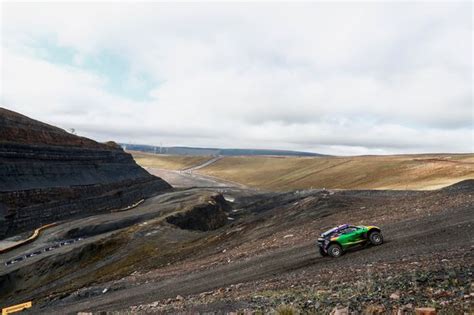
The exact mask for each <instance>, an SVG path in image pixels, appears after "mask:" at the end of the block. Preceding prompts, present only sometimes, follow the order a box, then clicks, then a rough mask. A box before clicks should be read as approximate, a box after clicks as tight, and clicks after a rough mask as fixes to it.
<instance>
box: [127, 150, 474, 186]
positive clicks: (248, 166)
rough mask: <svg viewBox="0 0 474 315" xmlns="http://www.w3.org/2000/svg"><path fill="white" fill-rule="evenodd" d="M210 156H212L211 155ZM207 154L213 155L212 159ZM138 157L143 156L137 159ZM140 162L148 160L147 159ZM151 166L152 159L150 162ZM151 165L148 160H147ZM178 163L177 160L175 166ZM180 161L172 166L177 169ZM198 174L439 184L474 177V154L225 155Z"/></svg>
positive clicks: (268, 182) (288, 182)
mask: <svg viewBox="0 0 474 315" xmlns="http://www.w3.org/2000/svg"><path fill="white" fill-rule="evenodd" d="M152 158H153V160H155V159H156V160H157V161H156V162H154V163H155V164H156V165H164V166H163V168H167V167H165V166H166V165H167V164H170V165H172V164H173V163H176V165H183V164H186V165H187V166H188V165H190V164H192V163H193V162H194V161H195V160H194V159H196V158H197V161H198V162H197V163H196V164H199V163H201V161H202V160H201V159H202V158H204V160H205V159H206V157H185V156H174V157H173V156H163V157H162V156H153V157H152ZM208 158H209V157H208ZM208 158H207V159H208ZM136 159H137V158H136ZM137 162H138V163H139V164H141V165H145V164H143V162H142V160H141V159H139V158H138V159H137ZM148 165H150V164H148ZM145 166H147V165H145ZM172 166H173V165H172ZM176 168H177V167H176V166H175V167H174V168H172V169H176ZM196 172H197V173H201V174H204V175H209V176H214V177H217V178H222V179H226V180H230V181H234V182H238V183H242V184H244V185H247V186H250V187H256V188H261V189H269V190H279V191H281V190H293V189H307V188H311V187H312V188H323V187H325V188H333V189H415V190H424V189H437V188H441V187H444V186H447V185H451V184H453V183H456V182H458V181H461V180H464V179H474V154H433V155H392V156H357V157H270V156H245V157H244V156H238V157H224V158H223V159H221V160H219V161H217V162H216V163H214V164H212V165H210V166H207V167H205V168H202V169H200V170H198V171H196Z"/></svg>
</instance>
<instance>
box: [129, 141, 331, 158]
mask: <svg viewBox="0 0 474 315" xmlns="http://www.w3.org/2000/svg"><path fill="white" fill-rule="evenodd" d="M120 145H121V146H122V148H124V149H126V150H132V151H140V152H147V153H156V154H172V155H209V156H211V155H223V156H253V155H274V156H326V155H324V154H318V153H312V152H302V151H291V150H270V149H219V148H197V147H159V146H151V145H144V144H126V143H121V144H120Z"/></svg>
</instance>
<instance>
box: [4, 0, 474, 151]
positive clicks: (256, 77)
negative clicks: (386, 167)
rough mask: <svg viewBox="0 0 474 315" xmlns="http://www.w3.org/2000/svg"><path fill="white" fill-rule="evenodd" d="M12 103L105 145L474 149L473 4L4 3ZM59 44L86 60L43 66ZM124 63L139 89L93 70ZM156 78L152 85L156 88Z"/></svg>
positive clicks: (7, 99)
mask: <svg viewBox="0 0 474 315" xmlns="http://www.w3.org/2000/svg"><path fill="white" fill-rule="evenodd" d="M3 9H4V19H3V22H2V26H3V33H2V35H3V38H2V49H3V57H2V86H3V94H2V103H3V106H5V107H7V108H11V109H13V110H17V111H20V112H22V113H24V114H27V115H30V116H32V117H34V118H36V119H40V120H44V121H47V122H49V123H53V124H57V125H59V126H62V127H64V128H75V129H76V130H78V131H79V133H81V132H82V133H83V134H84V135H87V136H90V137H93V138H95V139H98V140H107V139H115V140H117V141H133V142H135V143H149V144H158V143H160V142H163V143H164V144H166V145H201V146H223V147H253V148H280V149H305V150H311V151H321V152H323V153H335V154H361V153H398V152H433V151H438V152H440V151H442V152H461V151H462V152H472V151H473V150H474V139H473V134H472V130H473V128H472V127H473V118H474V117H473V114H474V113H473V102H472V89H473V82H472V25H471V24H472V16H471V15H472V10H471V4H470V3H447V2H446V3H417V4H415V3H382V4H377V3H366V4H359V3H351V4H345V5H344V4H341V3H329V2H323V3H297V4H291V3H228V4H219V3H207V4H199V3H193V4H189V3H178V4H167V3H141V4H131V3H128V4H127V3H125V4H124V3H122V4H115V3H114V4H113V3H104V4H94V3H81V4H60V3H49V4H45V3H36V4H24V3H23V4H20V3H7V4H4V8H3ZM45 37H48V38H53V39H54V41H55V43H56V45H57V46H58V47H67V48H70V49H72V51H74V56H73V58H72V61H71V64H66V65H65V64H64V63H55V62H54V60H49V61H47V60H44V58H43V57H42V55H41V53H40V52H39V50H40V48H39V47H37V45H36V46H35V43H37V42H38V41H41V39H43V38H45ZM104 52H105V53H113V54H116V55H118V56H120V57H121V58H123V59H124V60H126V61H127V62H128V64H129V66H130V69H129V73H128V76H129V77H128V78H127V80H126V83H125V84H126V85H127V87H130V88H132V89H134V88H135V89H139V90H143V89H145V87H146V86H147V84H148V83H149V82H153V83H154V86H153V87H152V88H151V89H150V90H149V91H148V95H145V96H146V97H144V98H143V99H144V100H142V101H139V100H133V99H129V98H125V97H124V96H123V95H120V94H119V93H115V92H114V91H111V90H110V89H108V88H107V84H108V83H109V81H110V80H112V79H113V78H111V76H110V74H108V73H101V72H100V71H93V70H91V69H88V68H87V67H85V66H84V65H85V64H86V60H87V59H88V58H94V57H95V58H97V56H101V55H103V54H104ZM143 75H145V77H146V78H143Z"/></svg>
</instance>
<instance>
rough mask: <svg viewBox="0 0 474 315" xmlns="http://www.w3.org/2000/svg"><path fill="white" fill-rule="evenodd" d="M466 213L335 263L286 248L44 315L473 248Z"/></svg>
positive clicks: (388, 231)
mask: <svg viewBox="0 0 474 315" xmlns="http://www.w3.org/2000/svg"><path fill="white" fill-rule="evenodd" d="M472 213H473V208H472V207H461V208H458V209H447V210H446V211H445V212H443V213H441V214H438V215H434V216H430V217H428V218H425V219H420V220H417V221H412V220H407V221H401V222H397V223H394V224H391V225H387V226H383V227H382V228H383V231H384V235H385V238H386V243H385V244H384V245H383V246H379V247H371V248H367V249H363V250H360V251H354V252H351V253H348V254H346V255H345V256H343V257H342V258H340V259H330V258H323V257H320V256H319V255H318V254H317V251H316V249H315V246H314V243H313V240H310V241H308V242H306V243H305V244H301V245H300V246H296V247H291V248H282V249H279V250H277V251H273V252H271V253H267V254H263V255H259V256H256V257H253V258H251V259H249V260H246V261H240V262H235V263H229V264H227V265H223V266H219V267H217V268H211V269H208V270H205V271H201V272H196V273H189V274H183V275H180V276H177V277H173V278H170V279H166V280H164V281H159V282H151V283H147V284H142V285H139V286H137V287H134V288H130V289H127V290H123V291H115V292H112V293H109V294H103V295H101V296H98V297H94V298H90V299H87V300H86V301H83V302H80V303H77V301H74V302H72V303H67V301H65V302H64V303H61V304H59V305H57V306H55V307H54V308H52V309H47V310H45V313H48V312H56V311H58V312H59V311H61V312H63V311H65V310H67V312H68V313H71V314H73V313H75V312H78V311H84V310H87V311H100V310H117V309H126V308H127V307H129V306H130V305H137V304H144V303H150V302H153V301H156V300H160V299H164V298H173V297H175V296H177V295H182V296H186V295H189V294H197V293H200V292H204V291H209V290H212V289H215V288H219V287H225V286H228V285H231V284H235V283H241V282H246V281H256V280H260V279H264V278H277V279H278V278H279V277H281V276H282V275H284V274H286V273H289V272H298V271H299V270H305V271H306V272H311V271H313V272H318V270H319V269H321V268H324V269H326V270H328V269H329V270H332V271H333V272H337V271H338V270H341V268H345V267H349V266H350V267H354V266H356V267H357V266H359V267H364V266H366V265H367V264H381V263H384V262H390V261H394V260H395V261H396V260H399V259H400V258H401V257H410V256H423V255H427V254H430V253H433V252H445V253H446V256H447V257H449V256H450V255H451V252H450V251H452V250H453V249H456V247H457V248H459V247H463V248H466V249H467V248H469V247H470V246H471V245H473V236H472V233H470V230H471V229H472V225H473V224H474V218H473V216H472Z"/></svg>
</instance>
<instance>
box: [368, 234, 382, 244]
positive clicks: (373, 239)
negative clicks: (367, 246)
mask: <svg viewBox="0 0 474 315" xmlns="http://www.w3.org/2000/svg"><path fill="white" fill-rule="evenodd" d="M369 241H370V243H371V244H372V245H380V244H382V243H383V236H382V234H381V233H380V232H377V231H374V232H372V233H370V235H369Z"/></svg>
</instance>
